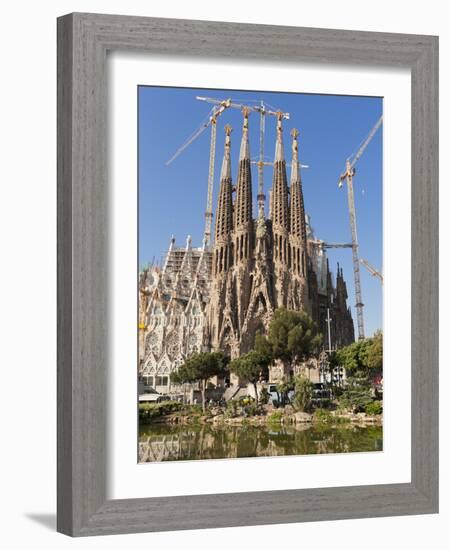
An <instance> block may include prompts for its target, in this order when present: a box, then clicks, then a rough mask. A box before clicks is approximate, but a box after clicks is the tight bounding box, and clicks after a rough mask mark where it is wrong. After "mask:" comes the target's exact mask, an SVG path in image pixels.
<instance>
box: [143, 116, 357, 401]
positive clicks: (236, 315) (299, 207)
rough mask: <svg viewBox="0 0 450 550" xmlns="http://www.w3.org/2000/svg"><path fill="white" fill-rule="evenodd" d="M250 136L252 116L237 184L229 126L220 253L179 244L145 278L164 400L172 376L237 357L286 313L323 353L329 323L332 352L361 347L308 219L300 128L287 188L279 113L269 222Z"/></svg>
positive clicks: (148, 345)
mask: <svg viewBox="0 0 450 550" xmlns="http://www.w3.org/2000/svg"><path fill="white" fill-rule="evenodd" d="M248 133H249V111H248V110H245V109H244V110H243V126H242V138H241V143H240V151H239V164H238V172H237V177H236V181H235V184H234V183H233V180H232V170H231V168H232V167H231V127H230V126H226V127H225V151H224V155H223V161H222V168H221V173H220V186H219V193H218V197H217V208H216V218H215V227H214V245H213V247H212V248H210V247H209V246H207V245H206V242H205V241H204V243H203V246H202V247H200V248H193V247H192V243H191V239H190V237H188V239H187V242H186V246H185V247H177V246H175V239H174V238H172V239H171V241H170V245H169V249H168V252H167V256H166V259H165V262H164V266H163V267H162V268H159V267H153V268H151V269H147V270H144V271H142V272H141V274H140V281H139V297H140V298H139V330H140V345H139V352H140V358H139V374H140V376H141V377H142V378H143V379H144V380H145V382H146V384H147V385H149V386H152V387H155V388H156V389H157V390H158V391H159V392H161V393H167V392H170V391H171V390H170V387H171V374H172V373H173V371H175V370H176V369H177V368H178V367H179V365H181V364H183V362H184V361H185V360H186V358H187V357H189V356H190V355H192V354H193V353H195V352H198V351H210V350H222V351H224V352H225V353H227V354H228V355H230V356H231V357H232V358H234V357H238V356H239V355H240V354H242V353H246V352H247V351H249V350H251V349H252V348H253V345H254V341H255V336H256V334H257V333H258V332H259V333H262V334H264V333H267V330H268V328H269V324H270V320H271V318H272V315H273V312H274V311H275V309H277V308H279V307H285V308H287V309H291V310H296V311H299V310H305V311H306V312H307V313H309V315H311V317H312V318H313V320H314V321H315V322H316V323H317V325H318V328H319V330H320V332H321V333H322V334H323V335H324V337H325V340H324V343H325V347H327V342H326V335H327V333H328V324H330V323H331V324H330V332H331V341H332V344H333V347H341V346H344V345H347V344H350V343H351V342H353V341H354V328H353V320H352V316H351V312H350V308H348V307H347V288H346V284H345V281H344V276H343V273H342V269H340V268H339V266H338V270H337V276H336V286H334V284H333V277H332V274H331V272H330V269H329V265H328V260H327V257H326V254H325V250H324V249H323V248H320V247H318V246H317V243H320V241H317V240H316V239H315V236H314V233H313V230H312V227H311V224H310V222H309V219H307V217H306V215H305V207H304V201H303V190H302V180H301V174H300V169H299V160H298V132H297V130H293V131H292V132H291V136H292V162H291V172H290V184H289V185H288V177H287V173H286V160H285V154H284V144H283V128H282V115H281V113H279V115H278V117H277V135H276V143H275V158H274V163H273V180H272V187H271V191H270V204H269V206H270V208H269V216H268V217H267V218H266V215H265V211H264V205H263V204H262V207H260V208H259V209H258V213H257V216H256V217H255V218H253V203H252V196H253V189H252V174H251V160H250V145H249V135H248ZM259 198H260V197H259ZM330 319H331V320H330ZM327 323H328V324H327ZM232 382H233V383H238V381H237V380H233V377H232Z"/></svg>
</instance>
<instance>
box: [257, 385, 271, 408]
mask: <svg viewBox="0 0 450 550" xmlns="http://www.w3.org/2000/svg"><path fill="white" fill-rule="evenodd" d="M269 397H270V396H269V392H268V391H267V388H262V390H261V391H260V392H259V402H260V403H261V405H267V403H268V402H269Z"/></svg>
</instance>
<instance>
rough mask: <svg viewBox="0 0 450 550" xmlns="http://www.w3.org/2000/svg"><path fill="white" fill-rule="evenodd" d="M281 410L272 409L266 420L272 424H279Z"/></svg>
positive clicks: (281, 415) (281, 414)
mask: <svg viewBox="0 0 450 550" xmlns="http://www.w3.org/2000/svg"><path fill="white" fill-rule="evenodd" d="M283 414H284V413H283V411H281V410H278V411H273V413H271V414H270V415H269V416H268V417H267V422H270V423H272V424H280V423H281V419H282V418H283Z"/></svg>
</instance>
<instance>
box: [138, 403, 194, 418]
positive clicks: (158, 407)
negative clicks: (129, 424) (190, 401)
mask: <svg viewBox="0 0 450 550" xmlns="http://www.w3.org/2000/svg"><path fill="white" fill-rule="evenodd" d="M183 407H184V405H183V403H180V402H178V401H163V402H162V403H139V421H140V422H143V423H146V422H147V423H148V422H151V421H152V420H153V419H154V418H157V417H158V416H164V415H166V414H170V413H172V412H176V411H180V410H181V409H182V408H183Z"/></svg>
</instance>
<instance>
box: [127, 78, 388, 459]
mask: <svg viewBox="0 0 450 550" xmlns="http://www.w3.org/2000/svg"><path fill="white" fill-rule="evenodd" d="M137 93H138V113H137V117H138V180H139V181H138V188H139V194H138V195H139V196H138V211H139V221H138V235H139V239H138V240H139V265H138V269H137V272H138V273H137V294H138V320H137V325H138V327H137V342H138V362H139V364H138V405H137V406H138V418H139V451H138V459H139V462H142V463H146V462H160V461H175V460H206V459H223V458H229V459H230V458H246V457H272V456H273V457H275V456H282V455H283V456H285V455H306V454H317V453H321V454H323V453H349V452H376V451H381V450H382V449H383V332H382V331H383V292H382V289H383V274H382V265H383V255H382V248H383V195H382V188H383V181H382V180H383V163H382V145H383V141H382V116H383V100H382V98H381V97H361V96H343V95H341V96H338V95H325V94H304V93H286V92H275V91H241V90H218V89H201V88H198V89H193V88H170V87H155V86H139V87H138V90H137Z"/></svg>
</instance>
